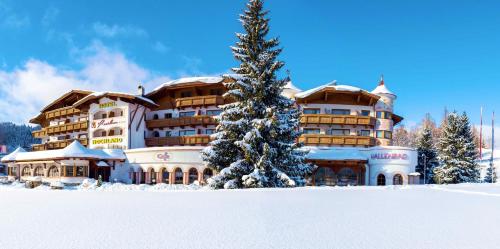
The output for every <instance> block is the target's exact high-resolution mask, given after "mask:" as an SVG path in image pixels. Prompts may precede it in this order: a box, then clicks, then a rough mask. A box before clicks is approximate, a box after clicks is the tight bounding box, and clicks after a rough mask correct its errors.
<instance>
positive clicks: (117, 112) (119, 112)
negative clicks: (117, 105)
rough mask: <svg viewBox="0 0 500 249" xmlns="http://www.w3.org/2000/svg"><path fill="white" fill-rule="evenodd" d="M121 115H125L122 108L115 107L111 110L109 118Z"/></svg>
mask: <svg viewBox="0 0 500 249" xmlns="http://www.w3.org/2000/svg"><path fill="white" fill-rule="evenodd" d="M121 116H123V111H122V109H113V110H111V111H110V112H109V115H108V117H109V118H114V117H121Z"/></svg>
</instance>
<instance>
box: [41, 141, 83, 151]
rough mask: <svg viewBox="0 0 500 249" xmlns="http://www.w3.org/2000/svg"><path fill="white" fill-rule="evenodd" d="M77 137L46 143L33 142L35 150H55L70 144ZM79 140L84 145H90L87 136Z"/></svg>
mask: <svg viewBox="0 0 500 249" xmlns="http://www.w3.org/2000/svg"><path fill="white" fill-rule="evenodd" d="M75 140H76V139H66V140H58V141H51V142H47V143H45V144H33V145H32V148H33V151H41V150H54V149H64V148H66V146H68V145H70V144H71V143H72V142H73V141H75ZM78 141H79V142H80V143H81V144H82V145H83V146H87V145H88V140H87V139H86V138H82V139H78Z"/></svg>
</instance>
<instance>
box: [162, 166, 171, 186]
mask: <svg viewBox="0 0 500 249" xmlns="http://www.w3.org/2000/svg"><path fill="white" fill-rule="evenodd" d="M160 172H161V182H163V183H170V174H169V173H168V171H167V170H166V169H165V168H162V169H161V170H160Z"/></svg>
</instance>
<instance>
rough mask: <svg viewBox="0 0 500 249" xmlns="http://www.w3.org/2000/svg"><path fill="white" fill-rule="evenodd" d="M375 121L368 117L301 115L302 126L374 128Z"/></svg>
mask: <svg viewBox="0 0 500 249" xmlns="http://www.w3.org/2000/svg"><path fill="white" fill-rule="evenodd" d="M376 122H377V119H376V118H374V117H369V116H356V115H335V114H302V115H301V117H300V123H301V124H302V125H308V124H316V125H365V126H375V124H376Z"/></svg>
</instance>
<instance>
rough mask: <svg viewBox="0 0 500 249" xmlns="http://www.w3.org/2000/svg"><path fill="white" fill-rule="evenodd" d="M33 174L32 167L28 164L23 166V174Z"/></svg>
mask: <svg viewBox="0 0 500 249" xmlns="http://www.w3.org/2000/svg"><path fill="white" fill-rule="evenodd" d="M30 175H31V170H30V167H28V166H26V167H24V168H23V171H22V172H21V176H30Z"/></svg>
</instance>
